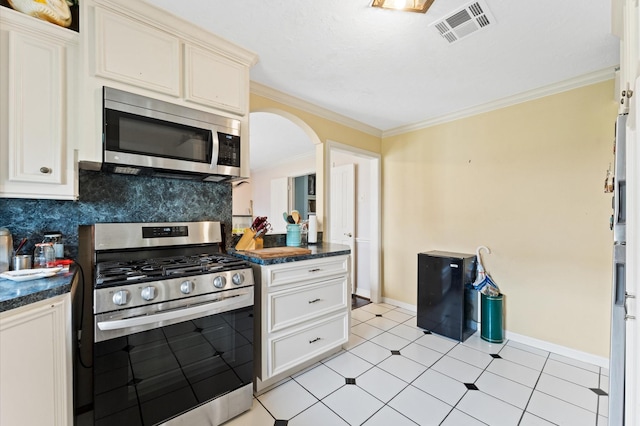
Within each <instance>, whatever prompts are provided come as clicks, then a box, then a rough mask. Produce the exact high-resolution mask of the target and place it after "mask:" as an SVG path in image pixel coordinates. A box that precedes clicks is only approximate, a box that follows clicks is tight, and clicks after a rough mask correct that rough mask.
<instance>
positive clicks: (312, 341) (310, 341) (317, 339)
mask: <svg viewBox="0 0 640 426" xmlns="http://www.w3.org/2000/svg"><path fill="white" fill-rule="evenodd" d="M319 340H322V339H320V338H319V337H316V338H315V339H313V340H309V344H311V343H315V342H317V341H319Z"/></svg>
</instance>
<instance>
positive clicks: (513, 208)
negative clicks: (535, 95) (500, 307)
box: [382, 81, 616, 357]
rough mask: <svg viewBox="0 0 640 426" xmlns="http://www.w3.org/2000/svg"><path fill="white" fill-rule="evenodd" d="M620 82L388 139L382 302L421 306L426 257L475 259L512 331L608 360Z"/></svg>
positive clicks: (385, 150) (384, 153) (384, 145)
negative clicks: (498, 295)
mask: <svg viewBox="0 0 640 426" xmlns="http://www.w3.org/2000/svg"><path fill="white" fill-rule="evenodd" d="M612 93H613V81H609V82H604V83H599V84H595V85H592V86H587V87H583V88H579V89H576V90H572V91H569V92H564V93H560V94H557V95H552V96H548V97H545V98H541V99H538V100H534V101H530V102H526V103H522V104H519V105H515V106H511V107H507V108H503V109H500V110H496V111H492V112H489V113H484V114H481V115H477V116H473V117H470V118H465V119H461V120H457V121H454V122H451V123H446V124H442V125H438V126H434V127H430V128H426V129H422V130H419V131H415V132H411V133H407V134H403V135H399V136H394V137H388V138H384V139H383V141H382V157H383V213H384V215H383V216H384V219H383V220H384V222H383V229H384V231H383V234H384V235H383V250H384V255H383V267H384V272H383V296H384V297H385V298H390V299H394V300H398V301H402V302H405V303H409V304H415V303H416V280H417V253H419V252H424V251H429V250H447V251H457V252H467V253H475V250H476V247H477V246H479V245H486V246H488V247H489V248H491V250H492V254H490V255H486V256H485V255H483V259H484V264H485V267H486V268H487V270H488V271H489V272H490V274H491V276H492V277H493V278H494V280H495V281H496V283H497V284H498V285H499V286H500V288H501V290H502V292H503V293H504V294H505V311H506V319H505V326H506V328H507V330H508V331H510V332H513V333H518V334H522V335H525V336H528V337H532V338H536V339H541V340H544V341H548V342H552V343H556V344H559V345H563V346H566V347H570V348H573V349H576V350H580V351H585V352H588V353H591V354H594V355H598V356H603V357H607V356H608V353H609V348H608V345H609V310H610V309H609V303H610V297H611V296H610V288H611V283H610V282H611V277H610V275H611V241H612V236H611V233H610V231H609V227H608V221H609V216H610V215H611V195H610V194H604V193H603V183H604V177H605V171H606V170H607V168H608V166H609V163H610V162H611V161H612V159H613V157H612V140H613V126H614V120H615V115H616V104H615V103H614V102H613V100H612V97H613V96H612Z"/></svg>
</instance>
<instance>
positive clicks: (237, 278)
mask: <svg viewBox="0 0 640 426" xmlns="http://www.w3.org/2000/svg"><path fill="white" fill-rule="evenodd" d="M231 281H233V283H234V284H235V285H240V284H242V283H243V282H244V274H242V273H240V272H236V273H235V274H233V277H231Z"/></svg>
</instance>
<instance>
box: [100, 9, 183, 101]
mask: <svg viewBox="0 0 640 426" xmlns="http://www.w3.org/2000/svg"><path fill="white" fill-rule="evenodd" d="M95 35H96V37H95V46H94V49H95V52H96V58H95V63H96V75H97V76H99V77H105V78H108V79H112V80H116V81H121V82H123V83H127V84H131V85H134V86H138V87H142V88H147V89H150V90H153V91H156V92H160V93H166V94H168V95H172V96H179V95H180V40H179V39H178V37H176V36H173V35H171V34H167V33H166V32H164V31H160V30H158V29H156V28H154V27H152V26H150V25H146V24H144V23H140V22H138V21H135V20H133V19H129V18H127V17H126V16H122V15H119V14H116V13H111V12H109V11H106V10H104V9H100V8H96V11H95Z"/></svg>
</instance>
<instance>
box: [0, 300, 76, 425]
mask: <svg viewBox="0 0 640 426" xmlns="http://www.w3.org/2000/svg"><path fill="white" fill-rule="evenodd" d="M70 297H71V296H70V295H69V294H66V295H62V296H57V297H55V298H52V299H48V300H45V301H42V302H38V303H36V304H34V305H29V306H25V307H22V308H17V309H14V310H10V311H7V312H3V313H2V314H0V395H2V398H0V424H1V425H38V426H47V425H56V426H58V425H59V426H67V425H70V424H72V423H73V418H72V417H73V416H72V404H73V401H72V390H71V389H72V385H71V374H72V373H71V371H72V370H71V302H70Z"/></svg>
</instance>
